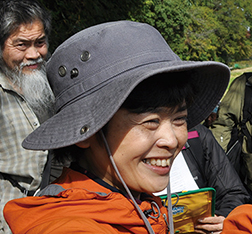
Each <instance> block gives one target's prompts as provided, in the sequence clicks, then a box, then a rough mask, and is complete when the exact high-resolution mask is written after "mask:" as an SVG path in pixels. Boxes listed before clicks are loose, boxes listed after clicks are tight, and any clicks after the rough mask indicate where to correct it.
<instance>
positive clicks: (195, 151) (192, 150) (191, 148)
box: [182, 128, 205, 177]
mask: <svg viewBox="0 0 252 234" xmlns="http://www.w3.org/2000/svg"><path fill="white" fill-rule="evenodd" d="M183 151H184V152H185V154H191V155H192V158H193V160H194V161H195V162H196V163H197V165H198V166H197V168H198V170H199V171H200V174H201V175H202V176H203V177H204V175H205V173H204V172H203V170H204V168H205V157H204V156H203V155H204V151H203V147H202V142H201V140H200V138H199V133H198V131H197V130H196V129H195V128H193V129H191V130H190V131H189V132H188V140H187V142H186V144H185V146H184V148H183ZM183 151H182V152H183ZM198 155H201V156H198ZM185 160H186V162H187V163H189V161H188V159H187V158H186V157H185ZM190 161H191V160H190ZM191 163H192V162H191Z"/></svg>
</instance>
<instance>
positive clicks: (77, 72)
mask: <svg viewBox="0 0 252 234" xmlns="http://www.w3.org/2000/svg"><path fill="white" fill-rule="evenodd" d="M70 74H71V78H72V79H73V78H75V77H77V76H78V75H79V71H78V69H77V68H73V69H72V70H71V72H70Z"/></svg>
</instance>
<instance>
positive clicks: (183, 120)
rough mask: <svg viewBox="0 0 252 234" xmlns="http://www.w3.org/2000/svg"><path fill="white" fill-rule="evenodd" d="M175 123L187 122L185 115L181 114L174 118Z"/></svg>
mask: <svg viewBox="0 0 252 234" xmlns="http://www.w3.org/2000/svg"><path fill="white" fill-rule="evenodd" d="M174 122H175V123H176V124H179V125H180V124H184V123H186V122H187V116H181V117H179V118H176V119H175V121H174Z"/></svg>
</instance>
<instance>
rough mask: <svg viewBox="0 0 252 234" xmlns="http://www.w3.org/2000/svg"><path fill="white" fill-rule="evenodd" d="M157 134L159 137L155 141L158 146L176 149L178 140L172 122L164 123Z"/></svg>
mask: <svg viewBox="0 0 252 234" xmlns="http://www.w3.org/2000/svg"><path fill="white" fill-rule="evenodd" d="M159 134H160V135H159V139H158V140H157V142H156V144H157V146H158V147H165V148H168V149H176V148H177V147H178V143H179V141H178V137H177V131H175V130H174V128H173V126H172V124H170V123H167V124H164V125H163V126H162V129H160V131H159Z"/></svg>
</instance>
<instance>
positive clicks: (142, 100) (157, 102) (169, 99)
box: [54, 71, 198, 162]
mask: <svg viewBox="0 0 252 234" xmlns="http://www.w3.org/2000/svg"><path fill="white" fill-rule="evenodd" d="M195 75H197V74H196V73H194V72H191V71H190V72H188V71H185V72H177V73H176V72H174V73H161V74H157V75H155V76H152V77H150V78H148V79H146V80H144V81H143V82H141V83H140V84H139V85H137V86H136V87H135V88H134V89H133V91H132V92H131V93H130V95H129V96H128V97H127V99H126V100H125V101H124V103H123V104H122V106H121V107H120V108H124V109H127V110H128V111H130V112H132V113H144V112H151V111H153V110H155V109H156V108H158V107H169V108H170V109H171V111H173V110H174V109H175V108H176V107H181V106H182V105H184V103H186V106H187V108H188V107H189V106H190V105H191V104H192V103H193V100H194V97H195V95H196V93H197V92H198V88H197V84H195V82H194V81H193V78H192V77H193V76H195ZM107 125H108V123H107V124H106V125H105V126H104V127H103V128H102V129H103V132H104V134H105V135H106V132H107ZM97 137H98V139H99V136H97ZM84 151H85V149H83V148H80V147H78V146H76V145H71V146H67V147H63V148H60V149H55V150H54V155H55V159H56V160H58V161H60V162H64V161H65V160H71V161H78V158H80V157H83V155H84V154H85V153H84Z"/></svg>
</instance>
